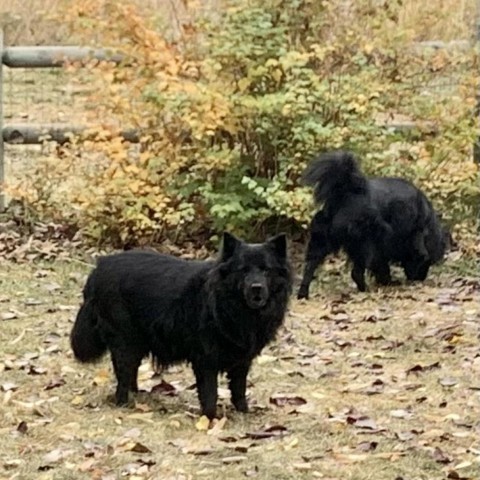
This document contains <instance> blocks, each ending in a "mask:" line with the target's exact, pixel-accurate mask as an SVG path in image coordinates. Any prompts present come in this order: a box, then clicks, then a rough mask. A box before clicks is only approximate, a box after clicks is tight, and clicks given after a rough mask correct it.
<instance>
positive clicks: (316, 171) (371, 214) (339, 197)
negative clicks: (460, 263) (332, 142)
mask: <svg viewBox="0 0 480 480" xmlns="http://www.w3.org/2000/svg"><path fill="white" fill-rule="evenodd" d="M303 181H304V183H305V184H306V185H310V186H313V187H314V198H315V201H316V203H318V204H321V203H323V209H322V210H320V211H318V212H317V213H316V214H315V216H314V217H313V220H312V222H311V225H310V241H309V244H308V247H307V253H306V265H305V270H304V274H303V280H302V283H301V286H300V289H299V291H298V298H308V290H309V286H310V283H311V281H312V279H313V275H314V273H315V270H316V269H317V267H318V266H319V265H320V264H321V263H322V262H323V260H324V259H325V257H326V256H327V255H328V254H330V253H334V252H337V251H338V250H340V249H342V248H343V249H344V250H345V252H346V253H347V256H348V257H349V259H350V260H351V261H352V264H353V268H352V279H353V280H354V281H355V283H356V284H357V287H358V289H359V290H360V291H365V290H366V288H367V286H366V283H365V270H370V271H371V272H372V273H373V275H374V277H375V279H376V281H377V282H378V283H379V284H382V285H387V284H389V283H391V276H390V266H389V264H390V263H391V262H396V263H400V264H401V265H402V267H403V269H404V271H405V274H406V276H407V278H408V279H409V280H425V278H426V277H427V275H428V270H429V268H430V266H431V265H432V264H434V263H437V262H438V261H440V260H441V259H442V258H443V256H444V254H445V251H446V248H447V246H448V243H449V237H450V236H449V233H448V231H446V230H445V229H444V228H443V227H442V225H441V224H440V220H439V218H438V215H437V214H436V213H435V211H434V210H433V207H432V205H431V203H430V202H429V200H428V199H427V197H426V196H425V195H424V194H423V193H422V192H421V191H420V190H419V189H418V188H416V187H415V186H414V185H412V184H411V183H410V182H408V181H406V180H403V179H401V178H374V179H367V178H366V177H365V176H364V175H363V173H362V172H361V171H360V169H359V167H358V163H357V161H356V159H355V157H354V156H353V155H352V154H351V153H348V152H342V151H337V152H330V153H326V154H323V155H320V156H319V157H318V158H316V159H315V160H314V161H313V162H312V163H311V164H310V165H309V166H308V167H307V169H306V170H305V173H304V176H303Z"/></svg>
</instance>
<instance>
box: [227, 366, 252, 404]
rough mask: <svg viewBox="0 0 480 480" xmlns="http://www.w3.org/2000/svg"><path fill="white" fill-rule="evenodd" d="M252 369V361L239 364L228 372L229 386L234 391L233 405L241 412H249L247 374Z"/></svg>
mask: <svg viewBox="0 0 480 480" xmlns="http://www.w3.org/2000/svg"><path fill="white" fill-rule="evenodd" d="M249 370H250V363H248V364H246V365H238V366H236V367H235V368H232V369H231V370H229V371H228V372H227V376H228V380H229V382H228V386H229V388H230V392H231V393H232V403H233V406H234V407H235V408H236V409H237V410H238V411H239V412H245V413H246V412H248V403H247V397H246V390H247V375H248V371H249Z"/></svg>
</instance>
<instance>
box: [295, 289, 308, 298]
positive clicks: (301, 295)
mask: <svg viewBox="0 0 480 480" xmlns="http://www.w3.org/2000/svg"><path fill="white" fill-rule="evenodd" d="M297 299H298V300H303V299H305V300H308V291H307V290H306V289H304V288H300V290H299V291H298V293H297Z"/></svg>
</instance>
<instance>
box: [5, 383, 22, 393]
mask: <svg viewBox="0 0 480 480" xmlns="http://www.w3.org/2000/svg"><path fill="white" fill-rule="evenodd" d="M1 387H2V390H3V391H4V392H8V391H10V390H11V391H15V390H17V388H18V385H15V384H14V383H12V382H6V383H2V385H1Z"/></svg>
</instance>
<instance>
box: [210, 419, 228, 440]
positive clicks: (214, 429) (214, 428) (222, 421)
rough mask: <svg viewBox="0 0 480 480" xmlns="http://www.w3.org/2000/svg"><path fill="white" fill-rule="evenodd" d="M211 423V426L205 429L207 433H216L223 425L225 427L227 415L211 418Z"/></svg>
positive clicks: (213, 434)
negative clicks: (218, 418)
mask: <svg viewBox="0 0 480 480" xmlns="http://www.w3.org/2000/svg"><path fill="white" fill-rule="evenodd" d="M212 423H213V426H212V428H210V429H209V430H208V431H207V435H212V436H215V435H218V434H219V433H220V432H221V431H222V430H223V427H225V424H226V423H227V417H222V418H221V419H220V420H217V419H213V420H212Z"/></svg>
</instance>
